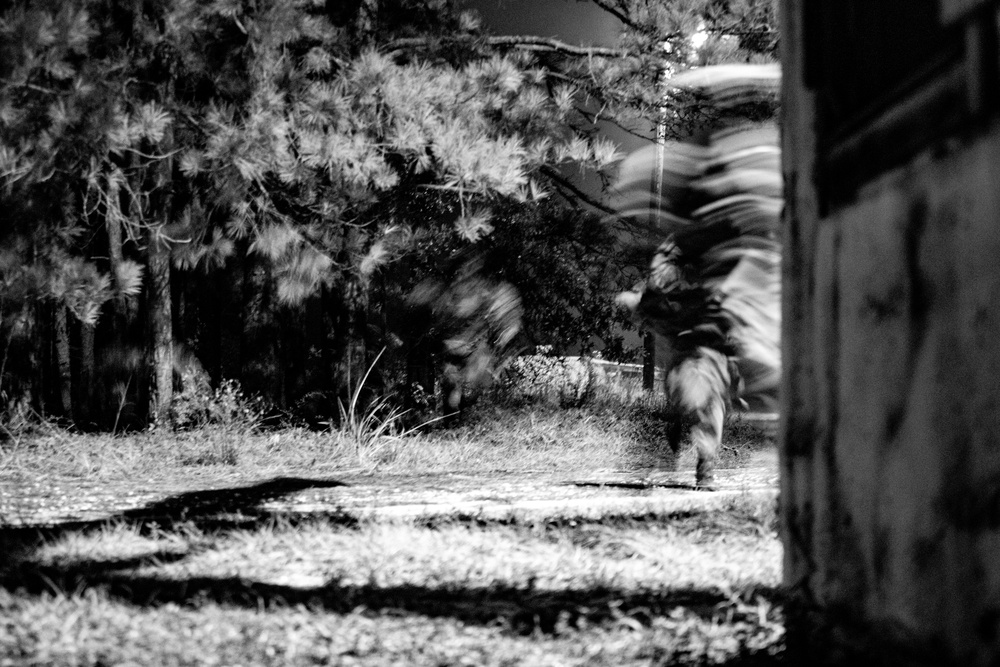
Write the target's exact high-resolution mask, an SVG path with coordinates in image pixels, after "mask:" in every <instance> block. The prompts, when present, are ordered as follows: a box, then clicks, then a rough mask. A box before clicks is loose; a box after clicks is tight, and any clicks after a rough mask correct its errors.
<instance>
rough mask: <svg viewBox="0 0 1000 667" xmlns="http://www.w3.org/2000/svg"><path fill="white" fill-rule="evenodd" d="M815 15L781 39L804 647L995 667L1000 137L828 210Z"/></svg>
mask: <svg viewBox="0 0 1000 667" xmlns="http://www.w3.org/2000/svg"><path fill="white" fill-rule="evenodd" d="M802 4H803V3H799V2H795V1H794V0H785V1H784V3H783V9H784V18H783V21H784V25H783V36H782V41H783V46H784V48H785V49H786V51H785V53H784V56H783V59H784V86H785V90H784V99H783V114H784V117H783V133H784V139H783V154H784V156H785V162H786V164H785V178H786V197H787V210H786V220H785V230H784V233H785V243H786V255H785V259H784V266H783V270H784V273H785V275H784V279H785V287H784V292H783V298H784V322H783V326H784V330H783V337H784V338H783V345H784V350H783V356H784V359H785V372H784V380H783V386H782V392H783V393H782V400H783V403H784V413H783V416H782V424H781V426H780V440H781V447H782V473H783V474H782V489H781V505H782V523H783V531H784V541H785V578H786V583H787V585H788V586H789V587H790V589H791V591H792V594H793V604H791V605H790V607H789V613H790V618H789V627H790V632H791V637H790V642H791V645H792V647H793V649H795V650H802V651H805V652H807V653H809V652H814V653H819V654H822V655H824V656H826V657H828V658H830V661H831V662H835V661H836V658H838V657H844V656H849V655H851V654H865V655H869V656H872V655H873V654H874V653H878V652H881V653H882V658H883V659H884V660H885V661H886V663H887V664H897V663H898V664H938V663H950V664H963V665H988V664H1000V127H998V126H997V125H996V124H993V125H990V126H987V127H983V128H980V130H979V131H977V132H972V133H970V136H967V137H965V138H963V139H962V140H956V141H955V142H953V143H950V144H946V145H944V146H943V147H942V146H941V145H939V146H937V148H936V152H935V154H930V153H925V154H921V155H919V156H917V158H916V159H914V160H913V161H912V162H911V163H910V164H908V165H906V166H905V167H903V168H898V169H896V170H894V171H892V172H890V173H887V174H883V175H882V176H880V177H878V178H877V179H876V180H875V181H873V182H871V183H869V184H867V185H866V186H864V187H863V188H862V189H861V191H860V192H859V193H858V196H857V199H856V201H854V202H852V203H849V204H846V205H843V206H841V207H838V208H835V209H833V211H832V212H831V213H829V214H828V215H826V216H825V217H820V215H819V208H818V205H817V195H816V191H815V187H814V185H813V173H812V171H813V164H814V160H815V137H814V127H815V126H814V116H815V114H814V107H813V105H814V101H813V98H812V95H811V93H810V92H809V91H807V90H806V89H805V88H803V86H802V84H801V82H802V57H801V55H802V54H801V45H802V39H801V37H802V29H801V28H802V26H801V16H800V12H801V5H802ZM857 664H860V663H857Z"/></svg>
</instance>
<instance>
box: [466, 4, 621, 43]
mask: <svg viewBox="0 0 1000 667" xmlns="http://www.w3.org/2000/svg"><path fill="white" fill-rule="evenodd" d="M465 4H466V5H467V6H468V7H470V8H472V9H475V10H477V11H478V12H479V15H480V16H481V17H482V19H483V24H484V25H485V26H486V27H487V28H488V29H489V30H490V31H491V32H494V33H496V34H512V35H539V36H542V37H556V38H558V39H561V40H563V41H566V42H570V43H573V44H587V45H591V46H613V45H614V43H615V41H616V39H617V38H618V34H619V32H620V31H621V23H619V21H618V19H616V18H615V17H613V16H612V15H611V14H609V13H607V12H605V11H604V10H602V9H599V8H598V7H596V6H595V5H593V4H591V3H590V2H580V1H579V0H465Z"/></svg>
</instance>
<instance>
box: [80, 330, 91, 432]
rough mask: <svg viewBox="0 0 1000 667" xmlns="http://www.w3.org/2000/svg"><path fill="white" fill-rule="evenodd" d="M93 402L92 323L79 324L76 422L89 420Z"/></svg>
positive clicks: (83, 422)
mask: <svg viewBox="0 0 1000 667" xmlns="http://www.w3.org/2000/svg"><path fill="white" fill-rule="evenodd" d="M93 404H94V325H93V324H86V323H84V324H82V325H81V326H80V386H79V396H78V401H77V406H76V411H77V419H76V421H77V423H79V424H87V423H89V422H90V416H91V410H90V407H91V406H92V405H93Z"/></svg>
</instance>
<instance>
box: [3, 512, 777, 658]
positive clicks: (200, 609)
mask: <svg viewBox="0 0 1000 667" xmlns="http://www.w3.org/2000/svg"><path fill="white" fill-rule="evenodd" d="M774 527H775V518H774V505H773V501H761V500H759V499H752V498H746V499H742V500H737V501H734V503H733V505H732V506H731V507H729V508H727V509H726V510H725V511H718V510H716V511H712V512H704V513H699V512H692V513H687V514H684V515H674V516H670V515H665V516H656V517H643V518H642V519H641V520H640V519H633V518H627V517H607V518H606V519H604V520H601V521H597V522H562V523H547V522H542V523H530V524H513V525H511V524H503V525H501V524H469V523H464V522H456V521H452V520H448V519H442V520H440V521H438V522H433V523H426V522H423V523H421V524H420V525H416V524H392V525H387V524H379V523H363V524H361V525H356V526H344V525H341V524H338V523H336V522H330V521H324V520H319V521H308V522H304V523H301V524H298V525H292V524H289V523H281V522H279V523H276V524H274V525H271V526H269V527H266V528H262V529H257V530H253V531H245V530H227V531H206V530H203V529H201V528H199V527H198V526H196V525H188V526H181V527H176V528H174V529H173V530H171V531H161V530H157V529H152V530H149V529H148V527H146V528H140V527H137V526H134V525H127V524H119V525H115V526H105V527H102V528H99V529H96V530H91V531H85V532H69V533H66V534H64V535H62V536H59V537H50V538H49V539H47V540H46V541H44V542H42V543H40V544H38V545H35V547H34V548H33V549H30V550H27V551H25V552H24V554H25V556H24V560H23V561H22V562H20V563H16V564H12V565H10V566H9V567H8V569H7V571H6V572H5V576H4V583H5V587H4V588H5V589H6V590H4V589H0V618H2V619H3V620H0V655H4V656H19V657H20V658H23V662H24V663H25V664H55V665H94V664H119V663H123V662H126V663H131V664H209V660H208V658H209V657H211V662H212V663H213V664H244V665H250V664H253V665H258V664H260V665H270V664H274V665H278V664H288V665H300V664H301V665H310V664H317V663H320V664H324V663H329V664H362V665H392V664H407V665H442V664H445V665H632V664H635V665H639V664H720V663H727V662H728V663H730V664H737V663H734V662H733V661H739V660H744V661H746V660H749V659H751V657H752V658H753V659H754V660H757V661H758V664H763V663H761V661H764V660H768V661H770V662H769V663H768V664H774V661H776V660H777V659H778V658H777V657H776V654H777V653H779V652H780V648H781V641H782V635H783V625H782V618H781V613H780V608H778V607H776V606H775V593H774V590H775V588H776V587H777V585H778V580H779V572H778V564H779V562H780V545H779V542H778V540H777V537H776V535H775V533H774ZM14 581H17V582H20V584H19V585H20V586H21V588H20V589H19V588H18V585H13V584H14Z"/></svg>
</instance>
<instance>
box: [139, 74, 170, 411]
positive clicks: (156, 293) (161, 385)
mask: <svg viewBox="0 0 1000 667" xmlns="http://www.w3.org/2000/svg"><path fill="white" fill-rule="evenodd" d="M170 76H172V74H171V75H170ZM160 99H161V100H162V101H163V103H164V104H165V105H169V104H170V102H171V101H172V100H173V99H174V86H173V82H172V80H170V79H168V81H167V82H166V83H165V84H163V86H162V87H161V89H160ZM173 147H174V130H173V125H168V126H167V129H166V131H165V132H164V136H163V141H162V142H161V144H160V151H161V152H162V153H163V154H164V155H169V154H170V152H171V151H172V150H173ZM173 177H174V161H173V158H171V157H163V158H161V160H160V163H159V175H158V177H157V179H156V180H157V183H156V187H157V189H158V190H159V196H158V197H157V198H156V199H157V203H158V205H159V210H158V211H156V212H155V213H158V215H154V216H153V217H156V218H158V219H159V221H160V222H159V228H158V229H155V230H151V233H150V234H149V236H148V240H147V243H148V245H147V248H146V252H147V253H148V255H149V274H150V281H149V285H150V297H151V298H150V304H149V317H150V324H151V328H152V338H153V341H152V342H153V384H154V387H155V389H156V392H155V395H154V397H153V405H152V417H153V423H154V424H156V425H158V426H164V427H166V428H168V429H169V428H171V427H172V426H173V424H172V419H171V414H170V404H171V402H172V400H173V395H174V332H173V314H172V303H171V298H170V297H171V295H170V244H169V242H168V241H167V240H166V239H165V238H164V237H163V234H161V233H160V232H161V231H162V230H163V229H164V228H166V227H167V225H169V224H170V223H171V222H172V221H173V208H174V206H173V204H174V196H173V188H174V180H173Z"/></svg>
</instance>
